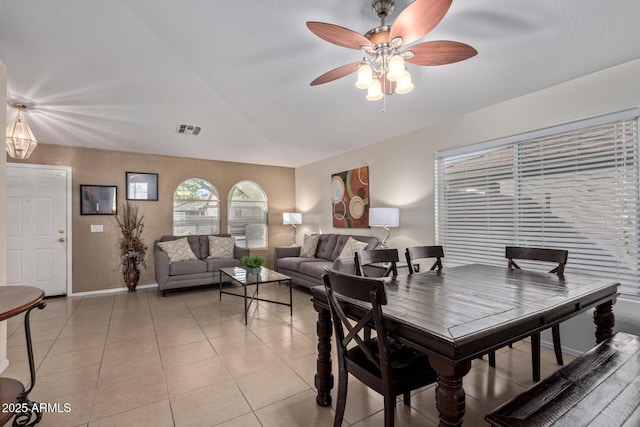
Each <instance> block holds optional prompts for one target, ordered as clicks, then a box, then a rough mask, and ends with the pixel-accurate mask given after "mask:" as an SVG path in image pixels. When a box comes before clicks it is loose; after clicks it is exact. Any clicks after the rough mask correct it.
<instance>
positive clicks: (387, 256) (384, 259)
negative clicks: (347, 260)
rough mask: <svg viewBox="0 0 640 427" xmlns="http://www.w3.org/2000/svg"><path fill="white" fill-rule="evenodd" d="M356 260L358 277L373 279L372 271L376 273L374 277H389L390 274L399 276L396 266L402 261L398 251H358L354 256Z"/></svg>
mask: <svg viewBox="0 0 640 427" xmlns="http://www.w3.org/2000/svg"><path fill="white" fill-rule="evenodd" d="M354 260H355V263H356V274H357V275H358V276H364V277H371V276H372V271H373V272H375V276H374V277H387V276H389V274H391V275H392V276H393V277H396V276H397V275H398V267H397V265H396V264H397V263H398V262H399V261H400V258H399V255H398V250H397V249H373V250H368V251H358V252H356V254H355V256H354ZM372 264H376V265H372ZM366 266H371V268H369V269H366V268H364V267H366Z"/></svg>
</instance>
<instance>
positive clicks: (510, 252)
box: [489, 246, 569, 382]
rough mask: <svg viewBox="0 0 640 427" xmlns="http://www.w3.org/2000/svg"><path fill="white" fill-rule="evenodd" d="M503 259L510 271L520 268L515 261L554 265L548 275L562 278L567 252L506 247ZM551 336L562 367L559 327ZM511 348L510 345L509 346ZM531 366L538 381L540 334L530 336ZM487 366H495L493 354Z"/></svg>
mask: <svg viewBox="0 0 640 427" xmlns="http://www.w3.org/2000/svg"><path fill="white" fill-rule="evenodd" d="M504 256H505V258H507V267H508V268H509V269H510V270H519V269H520V266H519V265H518V264H517V263H516V261H515V260H525V261H541V262H548V263H554V264H556V266H555V267H554V268H553V269H552V270H551V271H549V273H554V274H557V275H558V276H559V277H563V276H564V267H565V265H566V264H567V258H568V257H569V251H566V250H563V249H547V248H530V247H521V246H507V247H506V248H505V255H504ZM551 335H552V337H553V351H554V353H555V356H556V362H557V363H558V365H563V364H564V361H563V360H562V345H561V343H560V325H554V326H552V327H551ZM509 346H510V347H511V345H509ZM531 364H532V369H533V380H534V381H536V382H537V381H540V333H539V332H538V333H536V334H533V335H531ZM489 365H490V366H492V367H495V366H496V355H495V352H491V353H489Z"/></svg>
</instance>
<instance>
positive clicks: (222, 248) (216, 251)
mask: <svg viewBox="0 0 640 427" xmlns="http://www.w3.org/2000/svg"><path fill="white" fill-rule="evenodd" d="M208 237H209V255H208V256H207V258H233V247H234V246H235V239H234V238H233V237H219V236H208Z"/></svg>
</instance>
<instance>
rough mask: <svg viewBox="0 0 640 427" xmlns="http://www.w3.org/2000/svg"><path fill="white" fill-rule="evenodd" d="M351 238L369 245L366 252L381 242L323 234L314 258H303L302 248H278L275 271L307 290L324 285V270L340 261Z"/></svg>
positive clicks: (376, 239) (371, 238)
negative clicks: (343, 250)
mask: <svg viewBox="0 0 640 427" xmlns="http://www.w3.org/2000/svg"><path fill="white" fill-rule="evenodd" d="M349 237H353V238H354V239H356V240H358V241H360V242H365V243H367V246H366V247H365V250H371V249H375V248H376V247H377V246H378V244H379V242H380V241H379V240H378V238H377V237H371V236H352V235H348V234H321V235H320V239H319V241H318V247H317V248H316V254H315V257H313V258H303V257H301V256H300V250H301V247H300V246H277V247H276V248H275V252H274V262H273V265H274V267H275V270H276V271H277V272H279V273H282V274H286V275H287V276H289V277H291V279H292V281H293V283H295V284H297V285H301V286H305V287H307V288H311V287H313V286H318V285H322V274H323V273H324V268H325V267H331V266H332V265H333V263H334V261H335V260H336V259H338V257H339V256H340V253H341V252H342V249H343V248H344V245H345V243H346V242H347V240H348V239H349Z"/></svg>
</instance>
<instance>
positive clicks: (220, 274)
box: [218, 271, 222, 301]
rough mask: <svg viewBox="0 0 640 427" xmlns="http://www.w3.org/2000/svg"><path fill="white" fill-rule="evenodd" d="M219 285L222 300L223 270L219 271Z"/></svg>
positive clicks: (219, 299) (219, 298)
mask: <svg viewBox="0 0 640 427" xmlns="http://www.w3.org/2000/svg"><path fill="white" fill-rule="evenodd" d="M218 285H219V286H220V294H219V297H218V301H222V271H219V272H218Z"/></svg>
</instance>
